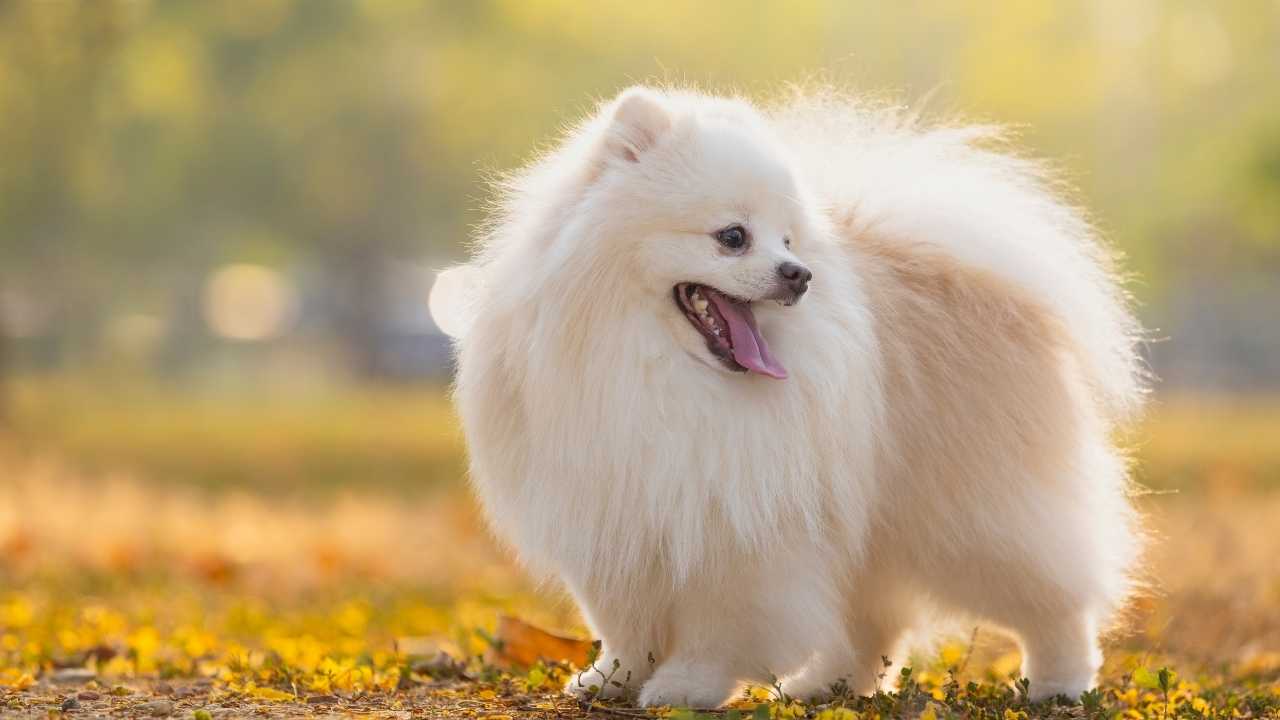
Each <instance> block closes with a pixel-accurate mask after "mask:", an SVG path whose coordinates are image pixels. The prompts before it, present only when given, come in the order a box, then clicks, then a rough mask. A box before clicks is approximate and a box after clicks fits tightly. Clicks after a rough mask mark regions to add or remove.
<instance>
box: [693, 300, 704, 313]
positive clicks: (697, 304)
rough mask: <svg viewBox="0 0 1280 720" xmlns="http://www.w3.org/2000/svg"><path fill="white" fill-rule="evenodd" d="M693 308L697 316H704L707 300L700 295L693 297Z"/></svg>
mask: <svg viewBox="0 0 1280 720" xmlns="http://www.w3.org/2000/svg"><path fill="white" fill-rule="evenodd" d="M693 307H694V309H695V310H697V311H698V314H699V315H704V314H706V312H707V300H706V298H704V297H702V296H701V295H696V296H694V298H693Z"/></svg>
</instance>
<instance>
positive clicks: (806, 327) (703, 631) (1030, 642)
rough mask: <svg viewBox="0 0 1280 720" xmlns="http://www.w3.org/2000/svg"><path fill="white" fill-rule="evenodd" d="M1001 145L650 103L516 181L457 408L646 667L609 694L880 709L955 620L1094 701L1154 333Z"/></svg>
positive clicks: (604, 627) (532, 555)
mask: <svg viewBox="0 0 1280 720" xmlns="http://www.w3.org/2000/svg"><path fill="white" fill-rule="evenodd" d="M995 142H996V139H995V138H994V137H993V131H991V130H990V129H989V128H974V127H936V128H931V127H926V126H923V125H921V124H920V123H919V122H918V121H916V120H915V119H913V118H910V117H904V116H903V115H902V114H901V113H899V112H894V111H891V110H885V109H876V108H874V107H869V106H866V105H863V104H860V103H858V102H856V101H853V100H850V99H848V98H845V97H843V96H841V95H839V94H838V93H835V92H831V91H817V92H799V91H798V92H795V93H793V94H792V95H791V96H790V97H788V98H787V99H786V100H785V101H783V102H781V103H779V104H778V105H777V106H776V107H774V108H772V109H761V108H758V107H756V106H753V105H752V104H750V103H748V102H746V101H744V100H741V99H723V98H717V97H709V96H706V95H702V94H698V93H695V92H688V91H680V90H661V89H651V88H643V87H636V88H632V89H629V90H627V91H625V92H623V93H622V94H621V95H619V96H618V97H617V98H616V99H614V100H612V101H610V102H607V103H604V104H603V105H602V106H601V107H600V108H599V111H598V113H596V114H595V115H594V116H593V117H592V118H590V119H589V120H587V121H586V122H584V123H583V124H581V125H580V126H579V127H577V128H576V129H575V130H573V131H572V132H570V133H569V134H568V135H567V137H566V138H565V139H564V140H563V142H561V143H560V144H559V145H558V146H557V147H555V148H554V149H553V150H551V151H550V152H548V153H546V154H545V155H543V156H542V157H540V158H538V159H537V160H536V161H534V162H533V163H532V164H531V165H529V166H528V167H527V168H525V169H524V170H522V171H520V172H518V173H516V174H515V175H513V176H512V177H510V178H509V180H508V181H507V182H506V183H504V185H503V187H502V193H501V198H500V200H499V202H498V203H497V205H496V208H495V210H494V213H493V217H492V221H491V223H490V224H489V225H488V226H487V228H485V230H484V231H483V232H482V233H481V236H480V238H479V247H478V253H477V257H476V258H475V259H474V261H473V262H472V263H471V264H470V265H467V266H463V269H462V270H459V271H455V274H454V275H453V280H457V278H458V275H457V274H456V273H465V274H466V277H467V278H468V282H469V283H470V290H469V291H468V292H467V293H466V294H465V295H466V302H465V312H464V313H463V314H462V315H461V316H460V317H453V318H451V319H450V322H449V324H450V325H454V326H456V328H455V331H456V334H457V335H458V338H457V350H458V378H457V386H456V393H455V398H456V402H457V405H458V408H459V410H460V413H461V416H462V421H463V425H464V428H465V432H466V437H467V440H468V442H469V445H470V453H471V476H472V480H473V482H474V484H475V487H476V490H477V491H478V493H479V495H480V497H481V499H482V500H483V502H484V505H485V508H486V509H487V511H488V513H489V516H490V519H491V521H492V524H493V527H494V528H495V530H496V531H497V532H498V533H499V534H500V535H501V536H503V537H504V538H506V539H508V540H509V541H510V542H511V543H512V544H513V545H514V546H515V548H517V549H518V551H519V553H520V556H521V557H522V559H523V560H524V561H525V562H526V563H527V564H528V565H529V566H530V567H531V568H532V569H533V570H534V571H535V572H537V573H539V574H540V575H542V576H546V577H549V576H555V577H559V578H560V579H562V580H563V582H564V583H565V584H566V585H567V587H568V588H569V590H570V591H571V592H572V594H573V596H574V598H575V599H576V600H577V601H578V603H579V604H580V606H581V608H582V611H583V612H584V614H585V616H586V619H587V622H588V623H589V624H590V626H591V629H592V630H593V631H594V632H595V633H596V634H597V636H598V637H600V638H602V639H603V643H604V645H603V655H602V659H601V660H600V662H599V663H598V665H599V667H602V668H606V669H607V668H608V667H609V666H611V665H612V664H613V663H614V661H615V660H617V661H618V662H619V664H620V667H621V668H622V671H621V672H620V673H619V674H618V675H617V676H616V678H617V679H622V678H624V677H628V681H627V682H626V683H623V685H624V687H621V688H620V687H615V686H608V687H606V688H605V692H606V693H620V692H624V691H627V690H635V691H637V692H638V694H639V695H638V697H639V701H640V702H641V703H642V704H644V705H682V706H683V705H688V706H694V707H713V706H717V705H719V704H721V703H723V702H724V701H725V700H726V699H728V698H729V697H731V695H732V693H733V692H734V689H735V687H736V686H737V685H738V684H739V683H740V682H742V681H749V680H754V681H759V680H762V679H765V678H768V677H769V676H771V675H776V676H779V677H786V678H787V685H786V688H787V690H788V691H789V692H791V693H792V694H796V695H799V696H816V695H821V694H822V693H823V692H824V691H825V690H826V689H827V688H829V686H830V685H831V684H832V683H833V682H835V681H837V680H839V679H844V680H846V682H847V683H848V684H849V686H850V687H851V688H852V689H854V690H857V691H862V692H865V691H869V690H870V689H871V688H872V686H873V684H874V683H875V680H876V676H877V674H879V673H880V672H882V666H881V656H890V657H893V656H895V655H896V654H897V653H899V652H900V648H899V647H898V645H899V643H900V642H901V641H902V638H903V637H904V634H905V633H906V632H907V631H908V630H911V629H918V628H919V626H920V624H921V623H922V622H924V619H925V618H936V617H938V616H939V614H941V615H943V616H946V615H950V616H953V617H954V616H960V617H965V618H977V619H981V620H983V621H985V622H989V623H992V624H993V625H996V626H999V627H1002V628H1006V629H1007V630H1009V631H1010V632H1011V633H1013V634H1014V635H1015V636H1016V637H1017V638H1018V640H1019V642H1020V644H1021V647H1022V650H1023V657H1024V666H1023V669H1022V672H1023V674H1024V676H1025V677H1027V678H1028V679H1029V680H1030V683H1031V685H1030V689H1031V695H1032V696H1033V697H1035V698H1044V697H1048V696H1052V695H1057V694H1065V695H1067V696H1071V697H1076V696H1078V695H1079V694H1080V692H1081V691H1083V690H1086V689H1087V688H1089V687H1091V686H1092V685H1093V684H1094V682H1095V674H1096V672H1097V670H1098V668H1099V665H1100V663H1101V660H1102V657H1101V653H1100V651H1099V645H1098V637H1099V633H1100V632H1102V631H1103V630H1104V629H1105V628H1106V627H1107V625H1108V623H1109V622H1110V621H1111V619H1112V618H1113V617H1114V613H1115V611H1116V610H1117V606H1118V605H1120V604H1121V603H1122V602H1123V601H1124V599H1125V597H1126V594H1127V593H1128V592H1129V590H1130V588H1131V580H1130V577H1131V570H1132V567H1133V564H1134V562H1135V558H1136V556H1137V554H1138V551H1139V546H1140V543H1139V537H1140V536H1139V532H1138V527H1137V522H1136V520H1135V518H1134V515H1133V513H1132V511H1131V508H1130V506H1129V504H1128V501H1127V499H1126V484H1127V473H1126V462H1125V459H1124V457H1123V455H1122V454H1121V453H1120V452H1119V451H1118V450H1117V448H1116V447H1115V446H1114V445H1113V442H1112V440H1111V435H1112V430H1113V429H1114V428H1115V426H1116V425H1117V424H1118V423H1120V422H1123V421H1125V420H1126V419H1128V418H1130V417H1132V415H1133V414H1134V413H1135V412H1136V411H1137V409H1138V408H1139V406H1140V404H1141V399H1142V394H1143V383H1142V373H1141V371H1140V366H1139V361H1138V358H1137V355H1136V353H1135V338H1136V337H1137V334H1138V332H1137V331H1138V328H1137V325H1136V324H1135V322H1134V320H1133V318H1132V317H1131V316H1130V314H1129V312H1128V310H1127V309H1126V302H1125V297H1124V294H1123V293H1122V291H1121V289H1120V287H1119V284H1118V282H1117V280H1116V275H1115V271H1114V269H1113V266H1112V263H1111V261H1110V259H1109V257H1108V256H1107V254H1106V253H1105V252H1104V250H1103V249H1102V248H1101V246H1100V245H1099V242H1098V240H1097V238H1096V237H1095V234H1094V232H1093V231H1092V230H1091V228H1090V226H1089V225H1088V223H1087V222H1086V221H1085V220H1084V219H1082V217H1081V214H1080V212H1079V211H1077V210H1076V209H1073V208H1072V207H1069V206H1068V205H1066V204H1064V203H1063V202H1062V201H1061V200H1059V199H1058V197H1057V196H1056V193H1055V191H1054V188H1053V186H1052V184H1051V183H1050V182H1049V181H1048V180H1046V179H1045V176H1044V174H1043V173H1042V172H1040V171H1039V170H1038V168H1037V166H1036V165H1034V164H1033V163H1031V162H1028V161H1026V160H1023V159H1019V158H1017V157H1011V156H1010V155H1008V154H1002V153H1001V152H998V151H997V150H996V149H995ZM454 284H457V283H456V282H455V283H454ZM599 683H600V680H599V679H598V678H594V677H585V678H583V679H582V681H581V685H579V683H578V681H575V682H571V683H570V688H569V689H570V691H574V692H579V693H581V692H584V691H585V686H586V685H590V684H599Z"/></svg>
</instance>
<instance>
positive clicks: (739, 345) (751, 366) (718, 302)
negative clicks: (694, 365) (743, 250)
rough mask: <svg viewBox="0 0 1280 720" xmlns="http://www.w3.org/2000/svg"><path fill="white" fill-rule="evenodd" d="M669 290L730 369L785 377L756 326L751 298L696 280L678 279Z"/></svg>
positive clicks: (681, 308)
mask: <svg viewBox="0 0 1280 720" xmlns="http://www.w3.org/2000/svg"><path fill="white" fill-rule="evenodd" d="M672 292H673V294H674V295H675V299H676V305H678V306H680V310H681V311H682V312H684V315H685V317H687V318H688V319H689V323H690V324H691V325H693V326H694V327H695V328H697V329H698V332H700V333H702V336H703V337H705V338H706V339H707V350H709V351H711V354H712V355H715V356H716V357H717V358H719V359H720V361H721V362H723V363H724V364H725V365H726V366H727V367H728V368H729V369H731V370H736V371H738V372H748V371H750V372H755V373H760V374H761V375H767V376H769V377H771V378H777V379H779V380H782V379H783V378H785V377H787V370H786V368H784V367H782V364H781V363H779V362H778V361H777V360H776V359H775V358H774V357H773V355H772V354H771V353H770V352H769V345H768V343H766V342H765V340H764V337H763V336H761V335H760V330H759V329H758V328H757V327H756V316H755V315H754V314H753V313H752V312H751V303H750V302H747V301H746V300H739V299H738V298H734V297H730V296H729V295H725V294H724V293H722V292H720V291H719V290H716V289H715V288H712V287H708V286H706V285H697V284H695V283H680V284H679V285H676V286H675V287H674V288H673V289H672Z"/></svg>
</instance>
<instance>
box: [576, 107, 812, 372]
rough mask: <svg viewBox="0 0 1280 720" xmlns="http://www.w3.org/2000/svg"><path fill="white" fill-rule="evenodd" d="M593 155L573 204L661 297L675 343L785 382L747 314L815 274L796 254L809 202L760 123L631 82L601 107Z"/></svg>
mask: <svg viewBox="0 0 1280 720" xmlns="http://www.w3.org/2000/svg"><path fill="white" fill-rule="evenodd" d="M604 112H605V118H604V120H603V131H602V133H603V134H602V138H601V141H600V145H599V146H598V148H597V152H598V153H599V156H600V159H601V162H600V165H599V167H598V168H597V176H596V177H595V178H594V187H593V188H592V189H591V191H590V192H589V193H588V195H587V198H586V200H585V203H584V206H583V207H582V208H581V209H582V210H583V211H584V212H585V213H586V214H587V215H588V216H589V217H590V218H591V223H592V225H593V226H594V227H595V228H597V229H599V233H598V234H597V236H596V241H598V242H601V243H608V244H609V246H610V247H609V252H610V253H611V255H613V256H614V257H623V258H626V262H627V263H628V267H626V268H625V271H626V272H627V274H628V275H629V276H630V282H631V283H632V284H633V285H634V286H636V287H638V288H639V290H640V292H644V293H653V294H655V295H661V296H663V297H664V300H663V303H662V304H660V305H657V307H660V308H661V310H660V312H663V313H665V314H669V316H670V317H669V318H668V319H669V320H670V322H668V323H666V325H668V326H669V327H670V329H671V332H672V334H673V335H674V338H675V340H676V342H677V343H678V344H679V345H680V346H681V347H683V348H684V349H685V350H686V351H688V352H689V353H690V354H692V355H694V356H695V357H697V358H699V359H701V360H703V361H704V362H706V363H707V364H709V365H712V366H713V367H717V368H722V369H725V370H729V371H736V372H744V371H750V372H756V373H760V374H762V375H766V376H769V377H774V378H785V377H786V370H785V369H784V368H783V367H782V365H781V364H780V363H779V362H778V361H777V359H776V358H775V357H774V356H773V354H772V353H771V352H770V349H769V346H768V343H767V342H766V339H765V338H764V337H763V335H762V334H761V332H760V330H759V329H758V327H757V324H756V318H755V313H754V311H753V309H758V308H759V307H760V304H761V303H766V302H776V303H778V304H780V305H785V306H790V305H794V304H795V303H797V302H799V300H800V298H801V297H802V296H803V295H804V294H805V291H806V290H807V289H808V287H809V283H810V282H812V281H814V280H813V272H812V271H811V270H810V268H809V267H808V266H807V265H806V263H805V262H804V261H803V260H802V259H801V258H802V256H803V255H804V247H805V244H806V243H808V242H811V241H812V238H813V236H814V233H815V230H814V222H813V220H812V217H813V215H812V213H813V210H812V209H811V203H810V202H808V201H807V200H806V199H805V195H804V193H803V192H802V190H801V188H800V187H799V185H798V183H797V180H796V178H795V177H794V175H793V174H792V172H791V170H790V167H789V165H788V163H787V161H786V159H785V154H784V153H783V151H782V150H781V148H780V147H779V146H778V145H777V144H776V143H775V142H774V141H773V140H772V137H771V135H770V132H769V129H768V126H767V124H766V123H765V121H764V120H763V118H761V117H760V116H759V114H758V113H757V112H756V111H755V110H754V109H752V108H751V107H749V106H748V105H746V104H745V103H741V102H737V101H726V100H712V99H708V98H704V97H697V96H680V95H666V94H662V93H659V92H657V91H653V90H649V89H646V88H631V89H629V90H627V91H625V92H623V93H622V94H621V95H619V96H618V98H617V99H616V100H614V101H613V102H612V103H611V104H610V105H609V106H608V107H606V109H605V111H604Z"/></svg>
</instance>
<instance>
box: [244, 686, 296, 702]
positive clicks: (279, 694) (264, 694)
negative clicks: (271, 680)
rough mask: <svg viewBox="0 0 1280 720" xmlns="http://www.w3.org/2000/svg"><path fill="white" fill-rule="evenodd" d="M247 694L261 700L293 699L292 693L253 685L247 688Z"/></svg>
mask: <svg viewBox="0 0 1280 720" xmlns="http://www.w3.org/2000/svg"><path fill="white" fill-rule="evenodd" d="M249 694H250V695H252V696H253V697H256V698H259V699H261V700H293V699H294V697H293V693H287V692H285V691H283V690H277V689H275V688H269V687H255V688H252V689H250V690H249Z"/></svg>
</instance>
